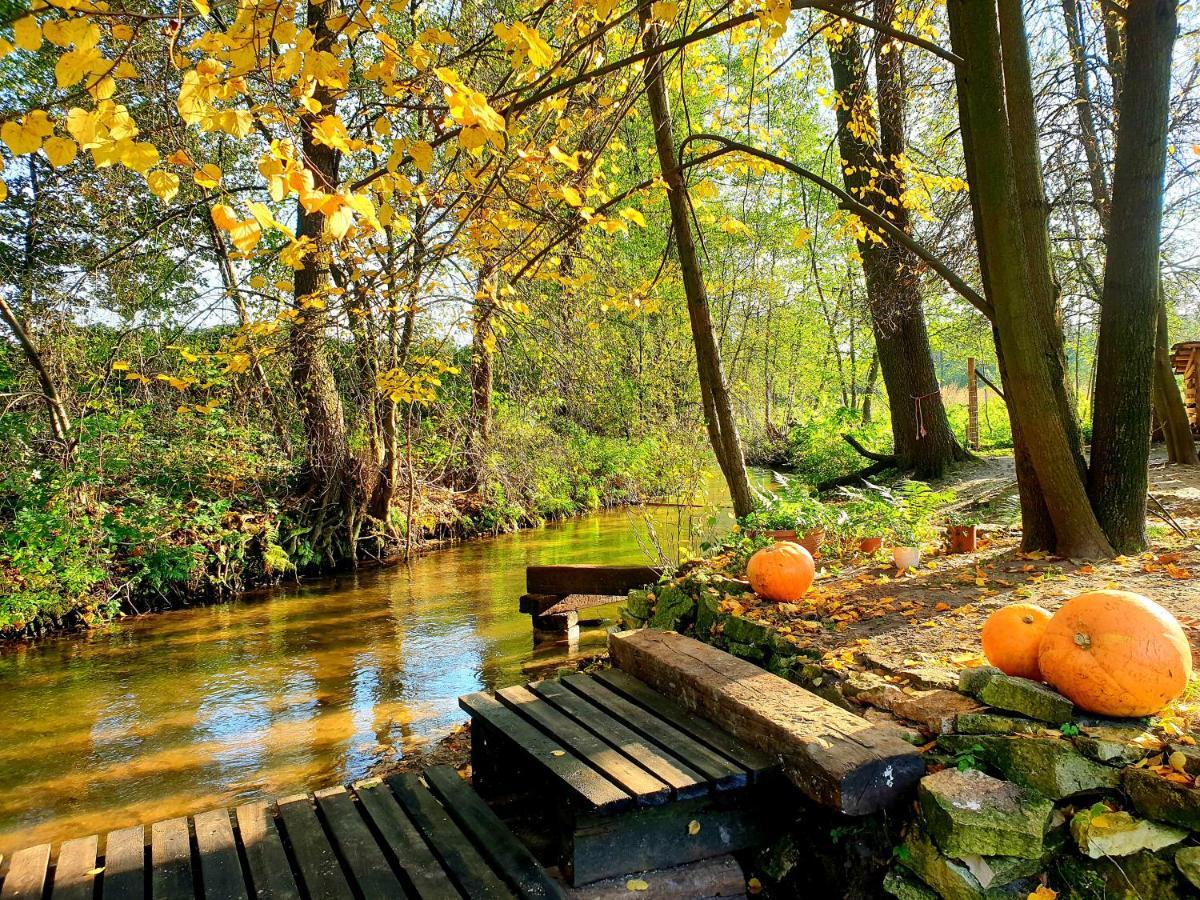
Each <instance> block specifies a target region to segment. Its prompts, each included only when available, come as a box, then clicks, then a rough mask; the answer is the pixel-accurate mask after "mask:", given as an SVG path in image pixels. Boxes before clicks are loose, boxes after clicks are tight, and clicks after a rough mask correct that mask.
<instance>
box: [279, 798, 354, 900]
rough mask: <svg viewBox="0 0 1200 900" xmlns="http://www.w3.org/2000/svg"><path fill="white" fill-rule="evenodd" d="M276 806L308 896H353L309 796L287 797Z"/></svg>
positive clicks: (332, 899)
mask: <svg viewBox="0 0 1200 900" xmlns="http://www.w3.org/2000/svg"><path fill="white" fill-rule="evenodd" d="M277 808H278V810H279V818H280V821H282V823H283V830H284V833H285V835H286V836H287V840H288V843H289V844H291V845H292V858H293V859H294V860H295V861H296V866H297V867H298V868H299V869H300V880H301V881H303V882H304V889H305V891H306V892H307V894H308V896H309V897H310V898H312V900H340V898H343V897H349V896H351V891H350V884H349V882H348V881H346V876H345V875H344V874H343V873H342V867H341V865H340V864H339V863H338V859H337V855H336V854H335V853H334V852H333V847H332V846H331V845H330V843H329V839H328V838H327V837H326V836H325V831H324V829H323V828H321V823H320V822H319V821H318V820H317V811H316V810H315V809H314V808H313V805H312V803H311V802H310V801H309V799H308V797H307V796H305V795H304V794H297V795H295V796H292V797H285V798H284V799H282V800H280V801H279V804H278V806H277Z"/></svg>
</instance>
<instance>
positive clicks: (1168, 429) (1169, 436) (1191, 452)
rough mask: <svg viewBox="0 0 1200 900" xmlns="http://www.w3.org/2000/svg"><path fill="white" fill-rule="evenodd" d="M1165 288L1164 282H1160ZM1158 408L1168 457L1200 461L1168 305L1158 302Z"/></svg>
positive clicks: (1186, 463)
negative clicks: (1177, 367) (1176, 364)
mask: <svg viewBox="0 0 1200 900" xmlns="http://www.w3.org/2000/svg"><path fill="white" fill-rule="evenodd" d="M1159 290H1160V291H1161V290H1162V283H1161V282H1160V283H1159ZM1154 412H1155V415H1156V417H1157V418H1158V421H1159V422H1160V423H1162V430H1163V438H1164V439H1165V441H1166V445H1167V461H1168V462H1171V463H1175V464H1177V465H1182V466H1196V465H1200V459H1198V458H1197V455H1196V439H1195V438H1194V437H1193V436H1192V423H1191V422H1189V421H1188V414H1187V408H1186V407H1185V406H1184V405H1183V397H1181V396H1180V395H1179V383H1178V382H1177V381H1176V380H1175V369H1174V367H1173V366H1172V365H1171V338H1170V335H1169V334H1168V327H1167V306H1166V304H1165V303H1163V302H1162V301H1161V300H1160V301H1159V304H1158V331H1157V333H1156V341H1155V345H1154Z"/></svg>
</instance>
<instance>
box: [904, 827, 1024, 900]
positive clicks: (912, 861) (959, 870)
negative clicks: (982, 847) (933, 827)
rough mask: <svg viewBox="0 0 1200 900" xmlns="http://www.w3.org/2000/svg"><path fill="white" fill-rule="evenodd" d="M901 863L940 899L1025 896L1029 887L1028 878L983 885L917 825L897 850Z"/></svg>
mask: <svg viewBox="0 0 1200 900" xmlns="http://www.w3.org/2000/svg"><path fill="white" fill-rule="evenodd" d="M898 858H899V860H900V863H901V865H903V866H904V867H905V868H906V869H908V870H909V871H910V872H912V873H913V874H914V875H916V876H917V877H918V878H919V879H920V880H921V881H922V882H923V883H924V884H925V885H927V886H928V887H930V888H932V889H933V891H934V893H935V894H936V895H937V896H938V897H941V898H943V900H1000V898H1010V897H1011V898H1014V900H1016V898H1019V900H1025V898H1026V897H1028V896H1029V892H1030V891H1032V890H1033V887H1034V881H1033V879H1032V878H1021V879H1017V880H1015V881H1011V882H1008V883H1007V884H1003V885H1001V884H993V885H991V886H989V887H987V888H985V887H984V886H983V885H982V884H980V882H979V879H978V878H976V877H975V875H974V874H973V873H972V872H971V869H970V868H969V867H968V866H967V865H966V864H965V863H963V862H962V861H961V860H956V859H951V858H950V857H948V856H946V855H945V854H944V853H942V852H941V851H940V850H938V848H937V845H936V844H934V843H933V841H932V840H931V839H930V838H929V836H928V835H927V834H925V833H924V832H923V831H922V830H921V829H920V828H909V830H908V832H907V833H906V835H905V838H904V843H903V844H901V847H900V852H899V854H898Z"/></svg>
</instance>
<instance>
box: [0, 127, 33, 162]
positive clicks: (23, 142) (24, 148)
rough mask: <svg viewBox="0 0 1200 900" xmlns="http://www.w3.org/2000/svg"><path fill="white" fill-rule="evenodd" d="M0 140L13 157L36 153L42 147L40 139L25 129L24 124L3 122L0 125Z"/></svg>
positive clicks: (31, 131)
mask: <svg viewBox="0 0 1200 900" xmlns="http://www.w3.org/2000/svg"><path fill="white" fill-rule="evenodd" d="M0 140H2V141H4V143H6V144H8V149H9V150H11V151H12V152H13V156H25V155H27V154H29V153H34V152H36V151H37V149H38V147H40V146H42V139H41V138H40V137H38V135H37V133H36V132H34V131H33V130H31V129H29V128H27V127H26V126H25V124H24V122H23V121H22V122H20V123H18V122H5V123H4V124H3V125H0Z"/></svg>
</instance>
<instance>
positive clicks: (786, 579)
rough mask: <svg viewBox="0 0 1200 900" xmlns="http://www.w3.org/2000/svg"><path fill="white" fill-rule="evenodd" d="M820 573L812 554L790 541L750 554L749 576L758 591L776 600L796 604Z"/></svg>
mask: <svg viewBox="0 0 1200 900" xmlns="http://www.w3.org/2000/svg"><path fill="white" fill-rule="evenodd" d="M816 574H817V567H816V564H815V563H814V562H813V558H812V554H811V553H809V552H808V551H807V550H805V549H804V548H803V547H801V546H800V545H799V544H793V543H791V542H789V541H780V542H779V543H777V544H772V545H771V546H770V547H763V548H762V549H761V550H759V551H757V552H756V553H755V554H754V555H753V556H751V557H750V562H749V564H748V565H747V566H746V577H747V578H748V579H749V580H750V587H752V588H753V589H754V593H756V594H758V595H759V596H761V597H766V598H767V599H768V600H774V601H775V602H776V603H794V602H795V601H797V600H799V599H800V598H801V597H803V596H804V595H805V593H807V592H808V589H809V588H810V587H811V586H812V583H813V578H814V577H815V576H816Z"/></svg>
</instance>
